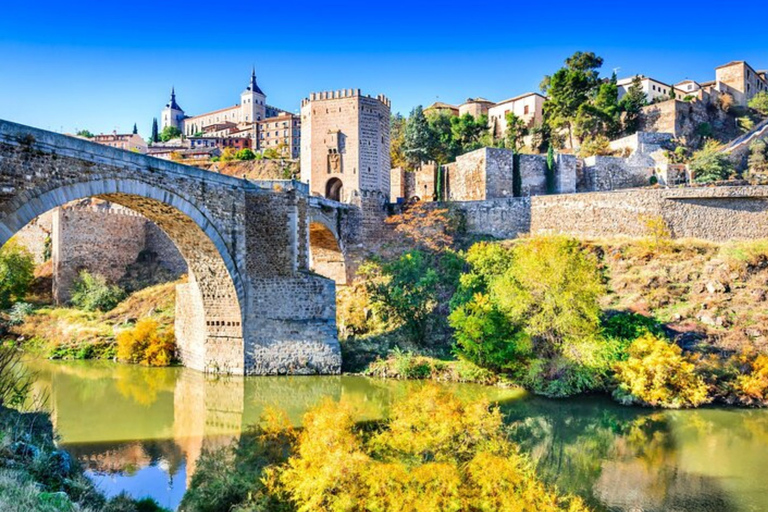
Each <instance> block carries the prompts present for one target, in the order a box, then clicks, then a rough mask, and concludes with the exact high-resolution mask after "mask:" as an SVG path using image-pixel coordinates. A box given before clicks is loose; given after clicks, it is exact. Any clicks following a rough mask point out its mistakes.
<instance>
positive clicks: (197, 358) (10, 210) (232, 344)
mask: <svg viewBox="0 0 768 512" xmlns="http://www.w3.org/2000/svg"><path fill="white" fill-rule="evenodd" d="M128 191H130V193H129V192H128ZM26 195H27V197H28V198H29V197H31V199H27V200H22V198H21V197H17V198H14V199H11V200H10V201H9V202H8V203H6V205H5V208H4V212H3V214H2V215H0V245H2V244H4V243H5V242H6V241H7V240H8V239H10V238H11V237H12V236H13V235H14V234H15V233H16V232H18V231H20V230H21V229H22V228H24V226H26V225H27V224H28V223H29V222H30V221H32V220H33V219H35V218H37V217H39V216H40V215H43V214H45V213H46V212H48V211H50V210H52V209H55V208H58V207H60V206H63V205H65V204H68V203H71V202H73V201H77V200H82V199H86V198H90V197H95V198H98V199H102V200H104V201H108V202H110V203H115V204H119V205H122V206H125V207H126V208H129V209H130V210H132V211H134V212H137V213H139V214H141V215H143V216H144V217H146V219H148V220H149V221H151V222H153V223H154V224H155V225H157V227H159V228H160V229H161V230H162V231H164V232H165V234H167V235H168V237H169V238H170V240H171V241H172V242H173V244H174V245H175V246H176V248H177V249H178V251H179V253H180V254H181V256H182V257H183V259H184V260H185V261H186V263H187V267H188V274H189V279H188V282H187V283H185V284H182V285H179V286H178V287H177V290H176V314H175V331H176V342H177V348H178V353H179V357H180V358H181V360H182V362H183V363H184V364H185V365H186V366H190V367H192V368H195V369H198V370H210V371H221V372H233V373H242V371H243V370H244V364H245V362H244V345H243V325H242V319H243V314H242V304H243V303H244V291H243V284H242V282H241V278H240V275H239V272H238V271H237V267H236V265H235V262H234V258H233V256H232V248H230V247H228V246H227V244H226V243H225V241H224V238H223V237H222V235H221V234H220V233H219V232H218V231H217V228H216V224H215V223H214V222H213V221H212V220H211V218H210V215H209V214H208V213H207V212H206V211H205V210H204V207H202V206H199V205H193V204H192V203H190V202H189V201H187V200H186V199H184V198H182V197H181V196H178V195H176V194H175V193H173V192H170V191H168V190H165V189H161V188H159V187H157V186H156V185H154V184H152V185H150V184H148V183H145V182H142V181H139V180H130V179H128V180H125V179H124V180H101V181H92V182H87V183H77V184H68V185H64V186H62V187H60V188H54V189H52V190H46V191H39V190H29V191H27V192H26ZM88 234H89V233H88V232H87V230H83V232H81V233H80V234H79V235H78V236H80V237H81V239H80V240H79V243H82V244H85V245H86V246H87V244H99V243H100V241H99V240H95V239H93V240H89V239H88ZM121 235H123V236H130V234H129V233H115V236H117V237H119V236H121ZM72 242H73V241H69V240H61V241H59V243H72ZM116 250H119V249H116Z"/></svg>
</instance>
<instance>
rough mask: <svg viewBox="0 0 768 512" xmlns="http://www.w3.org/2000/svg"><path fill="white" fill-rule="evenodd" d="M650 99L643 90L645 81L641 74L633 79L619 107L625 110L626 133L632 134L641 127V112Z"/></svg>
mask: <svg viewBox="0 0 768 512" xmlns="http://www.w3.org/2000/svg"><path fill="white" fill-rule="evenodd" d="M647 104H648V99H647V97H646V95H645V92H643V81H642V79H641V78H640V75H637V76H635V77H634V78H633V79H632V84H631V85H630V86H629V89H627V93H626V94H625V95H624V97H623V98H621V102H620V103H619V108H620V109H621V111H622V112H624V133H625V134H627V135H631V134H633V133H635V132H637V131H638V130H639V129H640V114H642V112H643V107H644V106H645V105H647Z"/></svg>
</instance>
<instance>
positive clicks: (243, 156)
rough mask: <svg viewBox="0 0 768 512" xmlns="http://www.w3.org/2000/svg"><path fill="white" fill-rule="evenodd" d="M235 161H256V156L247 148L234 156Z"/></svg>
mask: <svg viewBox="0 0 768 512" xmlns="http://www.w3.org/2000/svg"><path fill="white" fill-rule="evenodd" d="M235 158H236V159H237V160H256V154H255V153H254V152H253V151H251V150H250V149H249V148H243V149H241V150H240V151H238V152H237V154H236V155H235Z"/></svg>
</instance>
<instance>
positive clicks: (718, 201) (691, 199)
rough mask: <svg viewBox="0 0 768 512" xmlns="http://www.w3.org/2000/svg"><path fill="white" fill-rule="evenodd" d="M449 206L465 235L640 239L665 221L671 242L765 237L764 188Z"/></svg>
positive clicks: (767, 190)
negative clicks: (461, 220) (457, 213)
mask: <svg viewBox="0 0 768 512" xmlns="http://www.w3.org/2000/svg"><path fill="white" fill-rule="evenodd" d="M453 204H454V205H455V207H456V208H457V209H458V210H459V211H461V212H462V213H463V215H464V217H465V220H466V226H467V230H468V232H470V233H471V234H475V235H486V236H492V237H495V238H499V239H506V238H515V237H518V236H520V235H523V234H527V233H533V234H540V233H562V234H567V235H570V236H576V237H608V236H629V237H642V236H647V235H648V228H647V226H646V222H647V220H648V219H663V221H664V223H665V225H666V226H667V229H669V231H670V234H671V236H673V237H674V238H700V239H704V240H711V241H726V240H733V239H746V240H749V239H760V238H766V237H768V187H760V186H751V187H701V188H679V189H649V188H645V189H632V190H621V191H614V192H594V193H581V194H560V195H547V196H534V197H525V198H510V199H498V200H489V201H476V202H467V203H461V202H458V203H453Z"/></svg>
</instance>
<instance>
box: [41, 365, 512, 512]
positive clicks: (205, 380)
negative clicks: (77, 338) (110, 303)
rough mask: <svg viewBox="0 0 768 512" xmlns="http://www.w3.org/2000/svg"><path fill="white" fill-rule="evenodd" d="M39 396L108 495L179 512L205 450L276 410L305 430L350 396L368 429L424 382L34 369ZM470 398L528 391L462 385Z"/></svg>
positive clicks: (119, 368)
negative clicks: (326, 403) (322, 406)
mask: <svg viewBox="0 0 768 512" xmlns="http://www.w3.org/2000/svg"><path fill="white" fill-rule="evenodd" d="M27 364H28V366H30V367H31V369H33V370H34V371H36V372H37V373H38V380H37V382H36V385H35V386H36V387H35V393H36V394H38V395H47V397H48V402H47V407H48V408H49V410H50V411H51V413H52V420H53V425H54V428H55V429H56V431H57V433H58V434H59V436H60V443H61V445H62V446H63V447H64V448H66V449H67V450H69V451H70V452H71V453H72V454H73V455H74V456H75V457H76V458H77V459H79V460H80V461H81V462H82V463H83V465H84V466H85V467H86V469H87V470H88V471H89V472H90V474H91V475H92V476H93V477H94V479H95V480H96V481H97V482H98V483H99V485H100V486H101V487H102V489H104V490H105V491H106V492H107V493H108V494H110V495H113V494H117V493H119V492H121V491H123V490H125V491H128V492H129V493H131V494H133V495H134V496H137V497H141V496H144V495H147V494H149V495H151V496H152V497H154V498H155V499H157V500H158V501H159V502H160V503H161V504H162V505H164V506H169V507H172V508H174V507H176V506H177V505H178V502H179V501H180V499H181V496H182V495H183V492H184V490H185V489H186V486H187V485H188V483H189V480H190V479H191V477H192V475H193V474H194V472H195V466H196V461H197V459H198V457H199V456H200V454H201V453H202V451H203V450H210V449H216V448H219V447H224V446H227V445H229V444H230V443H232V442H233V441H235V440H237V438H238V437H239V434H240V432H241V431H242V430H243V429H244V428H246V427H247V426H249V425H252V424H255V423H258V421H259V418H260V416H261V415H262V413H263V412H264V410H265V409H266V408H267V407H270V406H271V407H277V408H279V409H281V410H283V411H285V412H286V413H287V415H288V418H289V419H290V420H291V422H293V423H294V424H295V425H299V424H300V421H301V418H302V416H303V414H304V413H305V412H306V411H307V410H308V409H309V408H311V407H312V406H314V405H316V404H318V403H319V402H320V401H321V400H322V399H323V398H325V397H329V398H332V399H334V400H339V399H341V398H342V397H343V398H345V399H346V400H348V401H350V402H351V403H352V404H354V406H355V408H356V410H357V414H358V416H359V418H360V419H361V420H363V419H376V418H381V417H383V416H384V415H386V413H387V409H388V407H389V405H390V404H391V403H392V401H393V400H395V399H396V398H397V397H400V396H404V395H405V394H407V393H408V392H409V391H410V390H412V389H413V388H414V387H418V386H421V385H422V384H420V383H417V382H393V381H379V380H372V379H367V378H364V377H351V376H322V377H321V376H316V377H315V376H306V377H290V376H282V377H226V376H211V375H205V374H203V373H201V372H197V371H194V370H189V369H186V368H145V367H140V366H129V365H121V364H114V363H110V362H100V361H84V362H56V361H46V360H30V361H29V362H28V363H27ZM453 387H454V388H455V389H456V391H457V392H458V393H459V394H461V395H464V396H467V397H470V398H480V397H488V398H492V399H493V398H496V399H499V400H501V399H504V398H505V397H513V396H518V395H519V392H516V391H510V390H503V389H496V388H487V387H481V386H473V385H457V386H453Z"/></svg>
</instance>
